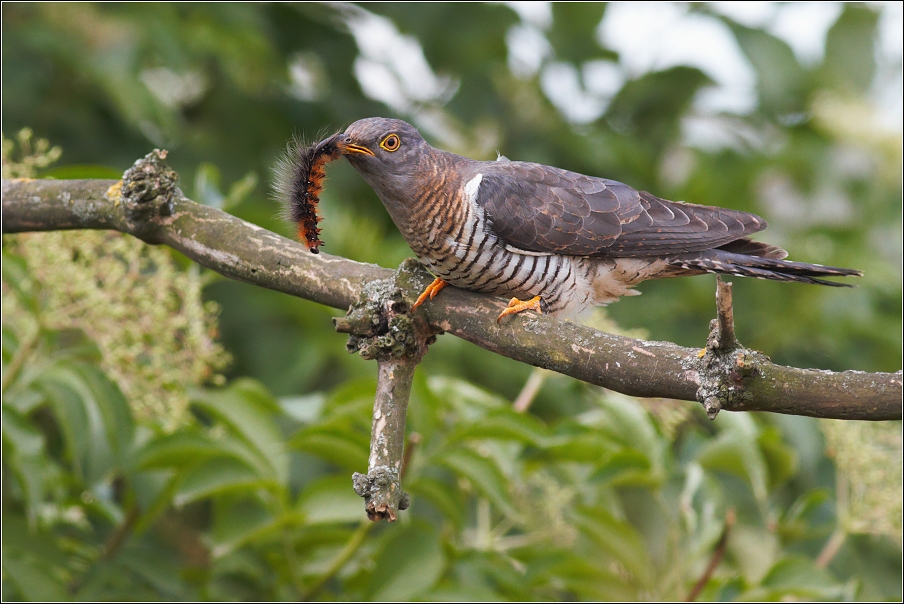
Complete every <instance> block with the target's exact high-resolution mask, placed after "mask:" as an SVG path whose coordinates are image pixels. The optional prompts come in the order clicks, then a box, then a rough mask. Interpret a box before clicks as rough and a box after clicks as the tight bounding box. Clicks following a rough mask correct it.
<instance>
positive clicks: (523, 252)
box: [505, 243, 552, 256]
mask: <svg viewBox="0 0 904 604" xmlns="http://www.w3.org/2000/svg"><path fill="white" fill-rule="evenodd" d="M505 249H507V250H508V251H510V252H512V253H513V254H521V255H522V256H552V254H551V253H550V252H529V251H528V250H522V249H521V248H517V247H514V246H512V245H509V244H507V243H506V244H505Z"/></svg>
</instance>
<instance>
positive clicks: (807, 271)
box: [668, 239, 863, 287]
mask: <svg viewBox="0 0 904 604" xmlns="http://www.w3.org/2000/svg"><path fill="white" fill-rule="evenodd" d="M785 256H787V252H785V250H783V249H781V248H778V247H775V246H771V245H768V244H765V243H760V242H757V241H752V240H750V239H740V240H738V241H733V242H732V243H729V244H727V245H724V246H722V247H719V248H715V249H711V250H705V251H702V252H687V253H684V254H677V255H675V256H670V257H669V258H668V263H669V264H670V265H671V266H673V267H675V268H680V269H684V270H685V271H688V272H691V273H700V272H707V273H720V274H723V275H737V276H739V277H756V278H757V279H771V280H773V281H794V282H797V283H814V284H819V285H831V286H832V287H853V286H852V285H851V284H849V283H838V282H836V281H827V280H826V279H825V277H860V276H862V275H863V273H862V272H860V271H858V270H854V269H850V268H839V267H837V266H823V265H821V264H809V263H806V262H791V261H790V260H784V259H783V258H784V257H785ZM685 274H687V273H685Z"/></svg>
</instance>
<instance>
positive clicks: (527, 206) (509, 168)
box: [477, 162, 766, 257]
mask: <svg viewBox="0 0 904 604" xmlns="http://www.w3.org/2000/svg"><path fill="white" fill-rule="evenodd" d="M480 168H481V173H482V174H483V179H482V181H481V184H480V188H479V192H478V197H477V203H478V204H479V205H481V206H482V207H483V208H484V210H485V212H486V217H487V219H488V220H489V222H490V225H491V228H492V229H493V230H494V232H495V233H496V234H497V235H498V236H499V237H500V238H501V239H502V240H503V241H505V242H506V243H508V244H509V245H512V246H514V247H517V248H519V249H523V250H527V251H532V252H549V253H559V254H566V255H571V256H622V257H626V256H649V255H663V254H671V253H681V252H694V251H701V250H707V249H711V248H714V247H719V246H721V245H725V244H728V243H730V242H732V241H735V240H737V239H740V238H742V237H744V236H746V235H748V234H750V233H754V232H756V231H760V230H762V229H764V228H766V222H765V221H764V220H763V219H762V218H760V217H758V216H756V215H754V214H750V213H747V212H740V211H737V210H728V209H724V208H715V207H710V206H699V205H693V204H684V203H676V202H672V201H667V200H665V199H660V198H659V197H656V196H655V195H651V194H649V193H646V192H641V191H637V190H636V189H633V188H631V187H629V186H628V185H625V184H622V183H620V182H617V181H614V180H608V179H604V178H595V177H591V176H584V175H583V174H578V173H576V172H569V171H567V170H561V169H559V168H553V167H550V166H543V165H540V164H533V163H526V162H488V163H487V164H484V165H482V166H481V167H480Z"/></svg>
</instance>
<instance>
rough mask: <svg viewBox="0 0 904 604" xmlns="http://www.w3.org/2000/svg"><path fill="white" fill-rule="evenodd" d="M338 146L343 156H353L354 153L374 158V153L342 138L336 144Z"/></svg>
mask: <svg viewBox="0 0 904 604" xmlns="http://www.w3.org/2000/svg"><path fill="white" fill-rule="evenodd" d="M336 146H337V147H339V150H340V151H341V152H342V154H343V155H351V154H353V153H360V154H362V155H370V156H373V155H374V152H373V151H371V150H370V149H368V148H367V147H364V146H362V145H356V144H354V143H349V142H346V140H345V138H344V137H343V138H340V139H339V141H338V142H337V143H336Z"/></svg>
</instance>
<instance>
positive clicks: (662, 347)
mask: <svg viewBox="0 0 904 604" xmlns="http://www.w3.org/2000/svg"><path fill="white" fill-rule="evenodd" d="M114 185H117V181H102V180H78V181H62V180H60V181H53V180H12V181H3V232H4V233H13V232H23V231H48V230H63V229H86V228H87V229H114V230H118V231H121V232H124V233H129V234H132V235H135V236H136V237H140V238H141V239H143V240H144V241H147V242H149V243H162V244H165V245H169V246H171V247H173V248H175V249H177V250H179V251H180V252H182V253H184V254H185V255H187V256H189V257H190V258H192V259H193V260H195V261H197V262H198V263H199V264H201V265H203V266H206V267H208V268H211V269H213V270H215V271H217V272H219V273H221V274H223V275H225V276H227V277H231V278H234V279H238V280H241V281H245V282H248V283H252V284H255V285H260V286H262V287H267V288H270V289H274V290H277V291H281V292H285V293H288V294H291V295H294V296H298V297H301V298H306V299H308V300H313V301H316V302H319V303H321V304H326V305H328V306H332V307H334V308H342V309H346V308H348V307H349V306H350V305H351V304H352V303H353V302H355V301H356V300H357V299H358V298H359V295H360V294H361V292H362V291H363V290H364V287H365V285H366V284H367V283H369V282H372V281H376V280H380V279H386V278H388V277H390V276H391V275H392V271H390V270H388V269H383V268H380V267H377V266H374V265H368V264H361V263H358V262H353V261H351V260H346V259H344V258H338V257H336V256H329V255H327V254H319V255H314V254H311V253H310V252H309V251H308V250H307V249H305V247H304V246H303V245H301V244H299V243H296V242H294V241H291V240H289V239H286V238H284V237H280V236H279V235H276V234H275V233H271V232H269V231H267V230H265V229H262V228H261V227H258V226H255V225H253V224H249V223H247V222H244V221H242V220H239V219H238V218H235V217H233V216H230V215H228V214H226V213H225V212H222V211H220V210H216V209H214V208H209V207H206V206H202V205H198V204H195V203H193V202H191V201H190V200H188V199H186V198H185V197H184V196H183V195H182V194H181V192H180V191H179V190H178V189H175V191H174V194H173V196H172V198H171V200H170V202H169V203H168V205H167V206H165V207H160V211H158V212H156V213H154V212H151V213H147V214H145V215H144V216H143V217H142V224H141V225H136V224H135V220H136V218H135V217H134V216H130V215H128V214H127V212H126V209H125V207H124V205H125V204H124V200H123V197H122V193H121V186H120V187H119V188H118V187H116V186H114ZM152 203H153V202H152ZM430 281H431V277H430V275H429V274H428V273H427V272H426V271H424V270H405V271H402V274H400V275H399V279H398V282H399V286H400V288H401V291H402V292H403V294H404V297H405V299H406V300H407V301H408V302H409V303H410V302H412V301H413V300H414V299H415V298H416V296H417V294H419V293H420V292H421V291H423V288H424V287H426V285H427V284H428V283H429V282H430ZM503 307H504V301H502V300H498V299H496V298H493V297H490V296H485V295H481V294H475V293H473V292H466V291H464V290H460V289H457V288H454V287H447V288H445V289H444V290H443V292H442V293H441V294H440V295H439V296H438V297H437V298H436V299H435V300H434V301H432V302H430V303H427V304H425V305H423V306H422V307H421V308H420V309H418V311H417V312H416V313H415V315H419V316H421V317H423V318H424V319H425V320H426V321H427V322H428V323H429V324H430V325H432V326H433V327H434V328H436V329H441V330H443V331H445V332H447V333H451V334H453V335H456V336H458V337H461V338H463V339H466V340H468V341H470V342H473V343H475V344H477V345H478V346H481V347H483V348H486V349H487V350H491V351H493V352H497V353H499V354H502V355H504V356H507V357H510V358H513V359H515V360H518V361H522V362H525V363H528V364H530V365H534V366H537V367H544V368H546V369H551V370H553V371H557V372H559V373H563V374H566V375H570V376H572V377H575V378H577V379H580V380H583V381H585V382H589V383H592V384H597V385H599V386H603V387H606V388H609V389H611V390H616V391H618V392H622V393H625V394H629V395H633V396H645V397H662V398H676V399H682V400H689V401H695V400H697V397H698V390H699V389H700V387H701V380H702V379H703V377H702V376H705V375H706V369H705V367H704V366H703V363H704V359H702V358H700V357H699V356H698V353H699V352H700V349H690V348H684V347H681V346H678V345H676V344H672V343H669V342H647V341H643V340H636V339H633V338H625V337H621V336H615V335H612V334H607V333H602V332H599V331H596V330H595V329H592V328H589V327H586V326H583V325H579V324H576V323H571V322H567V321H559V320H557V319H554V318H551V317H547V316H540V315H536V314H533V313H524V314H523V315H520V316H517V317H512V318H510V319H506V320H504V321H503V322H502V323H501V324H497V323H496V317H497V316H498V315H499V313H500V311H501V309H502V308H503ZM734 363H735V364H736V366H737V369H738V370H739V371H738V372H737V373H738V380H739V381H741V382H742V383H743V387H744V388H743V391H744V396H743V397H738V400H736V401H734V402H732V403H731V404H730V405H729V406H725V405H724V404H723V409H725V410H732V411H772V412H775V413H787V414H793V415H808V416H814V417H830V418H836V419H867V420H888V419H900V418H901V398H902V375H901V372H897V373H864V372H859V371H845V372H840V373H835V372H830V371H819V370H812V369H796V368H793V367H783V366H780V365H775V364H773V363H771V362H770V361H769V360H768V359H767V358H766V357H765V356H762V355H758V354H752V353H749V352H747V351H745V353H744V354H741V358H736V359H735V360H734Z"/></svg>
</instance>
